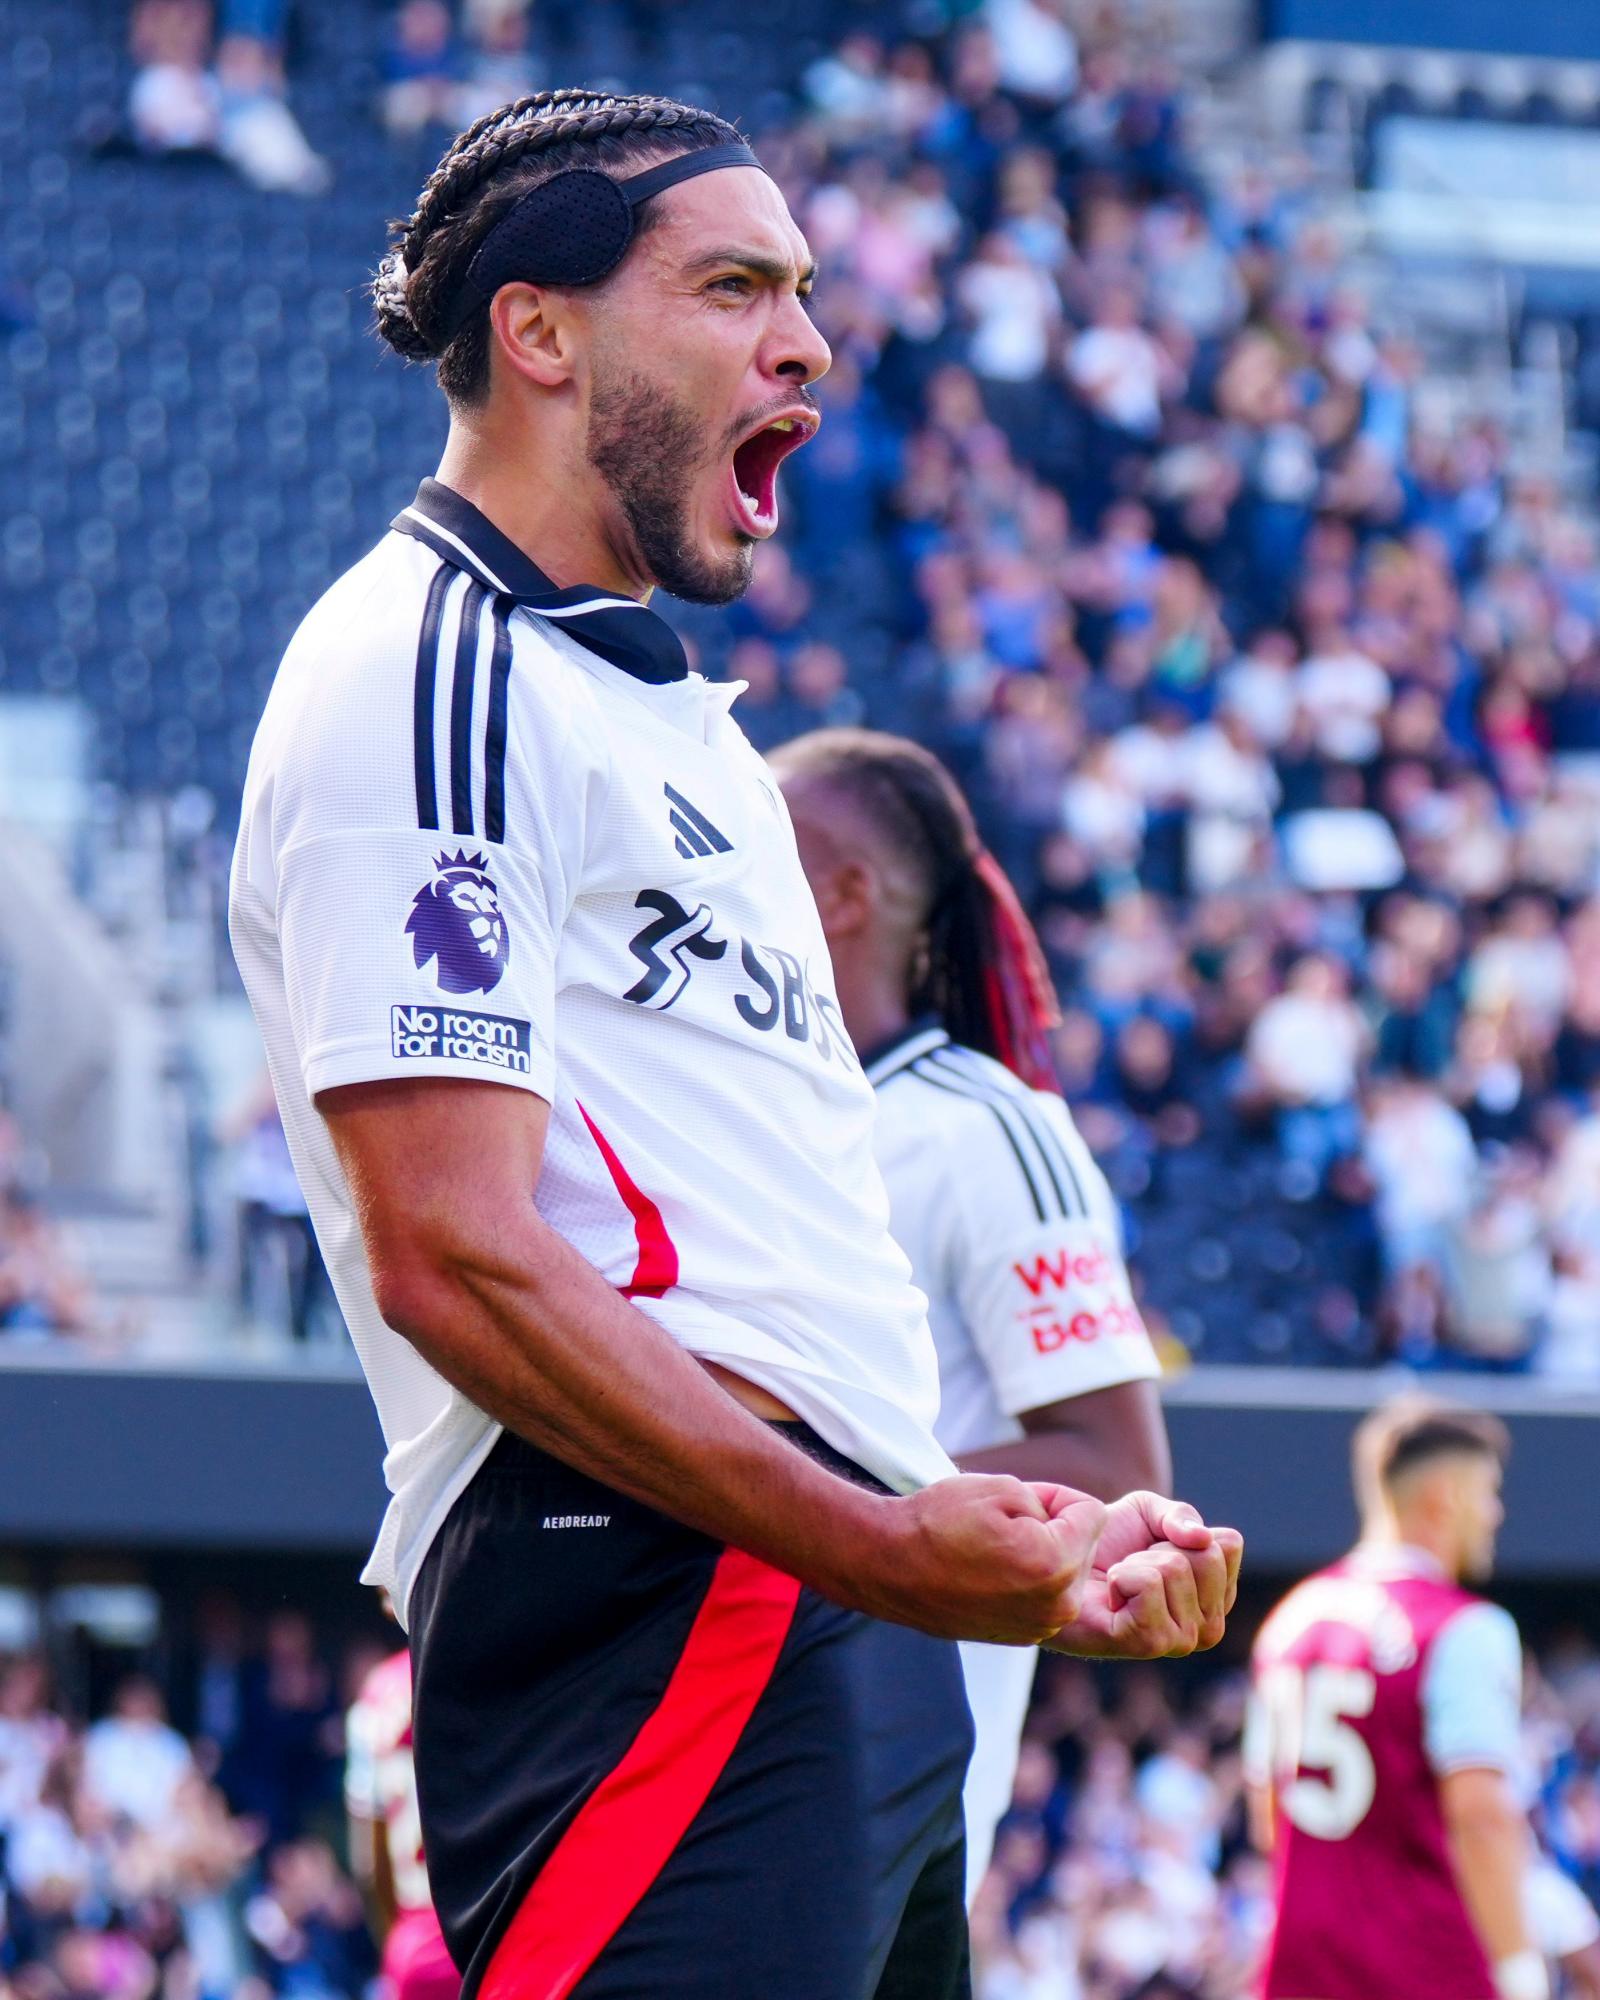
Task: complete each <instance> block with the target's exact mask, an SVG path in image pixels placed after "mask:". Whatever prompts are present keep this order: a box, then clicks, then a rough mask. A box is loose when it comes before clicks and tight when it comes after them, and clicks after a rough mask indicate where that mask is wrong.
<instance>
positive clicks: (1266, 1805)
mask: <svg viewBox="0 0 1600 2000" xmlns="http://www.w3.org/2000/svg"><path fill="white" fill-rule="evenodd" d="M1244 1809H1245V1819H1246V1822H1247V1824H1248V1826H1249V1829H1250V1845H1251V1846H1252V1847H1253V1848H1254V1849H1255V1851H1256V1852H1257V1854H1263V1855H1267V1856H1268V1857H1270V1856H1271V1853H1272V1849H1273V1845H1274V1843H1275V1842H1276V1840H1277V1837H1278V1822H1277V1809H1276V1807H1275V1806H1274V1805H1273V1803H1272V1787H1271V1786H1270V1785H1256V1784H1249V1785H1246V1786H1245V1788H1244Z"/></svg>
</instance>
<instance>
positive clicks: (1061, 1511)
mask: <svg viewBox="0 0 1600 2000" xmlns="http://www.w3.org/2000/svg"><path fill="white" fill-rule="evenodd" d="M1106 1518H1107V1516H1106V1509H1105V1508H1104V1507H1103V1506H1102V1505H1101V1503H1100V1502H1099V1501H1098V1500H1092V1499H1090V1498H1089V1496H1088V1495H1087V1494H1085V1493H1075V1492H1073V1491H1071V1490H1070V1489H1069V1488H1067V1487H1064V1486H1032V1485H1029V1484H1028V1483H1026V1482H1025V1481H1023V1480H1021V1479H1011V1478H1009V1477H1006V1476H1004V1475H1001V1474H987V1473H963V1474H961V1475H960V1476H959V1477H958V1478H955V1479H942V1480H940V1481H939V1482H938V1483H937V1484H936V1485H933V1486H927V1487H924V1488H923V1489H922V1491H921V1492H920V1493H913V1494H911V1495H910V1496H909V1497H907V1498H905V1499H897V1500H886V1501H883V1502H881V1503H880V1511H879V1513H878V1516H877V1522H876V1526H877V1528H878V1533H877V1534H875V1535H874V1537H873V1541H872V1545H871V1546H870V1548H869V1549H867V1550H863V1551H860V1552H859V1553H858V1558H857V1559H856V1560H854V1561H852V1562H850V1564H849V1567H848V1570H847V1573H846V1574H844V1575H842V1576H841V1577H840V1579H839V1581H838V1583H837V1584H836V1585H835V1586H834V1587H832V1588H830V1589H829V1591H828V1595H829V1596H832V1597H834V1598H835V1599H836V1600H837V1601H838V1602H840V1603H845V1604H850V1605H852V1606H853V1607H854V1608H856V1609H857V1610H861V1611H866V1612H869V1613H871V1615H872V1616H873V1617H875V1618H888V1619H890V1620H892V1621H893V1622H894V1623H895V1624H898V1625H913V1626H915V1627H916V1628H917V1629H918V1630H919V1631H923V1632H931V1633H933V1634H934V1635H935V1636H936V1637H938V1638H941V1639H989V1640H994V1641H996V1642H998V1643H999V1644H1001V1645H1011V1646H1036V1645H1038V1644H1039V1643H1040V1642H1041V1641H1042V1640H1044V1639H1047V1638H1049V1637H1050V1635H1051V1634H1052V1633H1054V1632H1057V1631H1059V1630H1060V1629H1061V1627H1062V1626H1063V1625H1066V1624H1070V1623H1072V1622H1073V1621H1074V1620H1076V1619H1077V1618H1078V1617H1079V1615H1080V1611H1081V1610H1082V1608H1083V1603H1084V1593H1085V1589H1086V1587H1087V1586H1088V1583H1089V1580H1090V1576H1091V1567H1090V1566H1091V1562H1092V1560H1093V1558H1094V1552H1095V1544H1096V1542H1097V1541H1098V1540H1099V1537H1100V1531H1101V1528H1102V1526H1103V1524H1104V1522H1105V1520H1106Z"/></svg>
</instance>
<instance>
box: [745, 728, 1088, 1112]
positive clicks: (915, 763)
mask: <svg viewBox="0 0 1600 2000" xmlns="http://www.w3.org/2000/svg"><path fill="white" fill-rule="evenodd" d="M773 761H774V762H775V763H776V764H777V765H778V767H779V769H780V770H781V771H782V773H783V775H784V776H785V777H786V778H788V777H796V778H803V779H809V780H814V781H816V782H817V783H819V784H821V785H822V786H823V787H825V788H826V789H827V790H829V791H836V792H842V793H843V794H844V795H845V796H846V797H848V798H849V799H850V800H851V801H852V802H853V803H854V804H855V805H856V806H857V807H858V808H859V810H860V811H861V812H862V813H863V814H864V815H865V817H866V819H867V822H868V824H869V825H870V826H871V827H872V829H873V831H874V833H875V834H876V835H877V836H878V838H879V839H880V840H882V841H884V842H885V843H886V844H887V845H888V846H889V848H890V849H891V851H892V852H893V853H894V854H895V855H896V857H897V858H898V859H899V860H900V861H901V862H902V863H903V864H904V865H905V867H906V869H907V870H908V872H909V873H910V874H911V876H912V877H913V879H914V880H915V882H916V884H917V889H918V904H919V913H920V921H921V937H920V940H919V949H918V952H917V956H916V958H915V960H914V962H913V965H912V971H911V984H910V990H909V992H908V994H907V996H906V997H907V1005H908V1006H909V1008H910V1011H911V1012H912V1013H913V1014H914V1015H915V1014H935V1015H937V1016H938V1018H939V1020H940V1021H941V1022H942V1023H943V1024H944V1026H945V1028H946V1030H947V1031H948V1032H949V1034H950V1036H951V1037H952V1039H953V1040H955V1041H958V1042H963V1043H965V1044H966V1046H967V1047H968V1048H974V1049H978V1050H980V1051H981V1052H982V1053H983V1054H984V1055H988V1056H993V1057H994V1058H995V1060H996V1061H997V1062H1002V1063H1004V1064H1005V1066H1006V1068H1007V1069H1009V1070H1011V1071H1012V1072H1013V1073H1014V1074H1015V1075H1017V1076H1019V1077H1021V1079H1022V1080H1023V1082H1024V1083H1028V1084H1031V1085H1032V1086H1033V1087H1034V1088H1035V1089H1036V1090H1059V1089H1060V1083H1059V1081H1058V1079H1057V1077H1056V1073H1055V1065H1054V1063H1053V1062H1052V1061H1051V1057H1050V1042H1049V1033H1050V1030H1051V1029H1052V1028H1053V1027H1055V1026H1056V1024H1057V1022H1058V1021H1059V1019H1060V1011H1059V1009H1058V1007H1057V1004H1056V996H1055V988H1054V985H1053V984H1052V981H1051V978H1050V972H1049V968H1048V967H1047V966H1046V964H1045V959H1044V953H1043V951H1042V950H1041V949H1040V945H1039V940H1038V938H1037V937H1036V936H1035V934H1034V929H1033V926H1032V924H1030V923H1029V921H1028V919H1027V916H1026V914H1025V913H1024V911H1023V908H1022V905H1021V904H1020V903H1019V902H1018V901H1017V894H1016V891H1015V890H1014V889H1013V888H1012V886H1011V884H1010V883H1009V882H1008V881H1007V880H1006V876H1005V873H1004V871H1003V870H1002V868H1001V867H1000V864H999V863H998V862H997V861H996V860H995V858H994V856H993V855H992V854H991V853H990V852H989V850H988V849H987V848H986V847H985V846H984V844H983V842H982V840H981V839H980V838H979V834H978V829H977V825H976V823H975V822H974V820H973V817H972V810H971V808H970V807H969V806H968V804H967V802H966V800H965V799H964V798H963V797H962V795H961V792H960V790H959V788H958V787H957V785H956V782H955V780H954V779H953V778H952V777H951V776H950V773H949V772H948V771H947V770H946V769H945V767H944V766H943V765H942V764H941V763H940V762H939V760H938V758H937V757H935V756H933V755H932V754H931V752H929V751H927V750H924V749H923V748H922V746H921V745H920V744H918V743H913V742H911V741H910V740H909V739H908V738H906V737H903V736H888V735H884V734H882V733H880V732H879V731H876V730H870V729H819V730H816V731H814V732H813V733H812V734H810V735H808V736H802V737H799V738H797V739H796V740H795V741H794V742H792V743H786V744H785V745H784V746H783V748H782V750H780V751H779V752H778V753H777V754H776V756H775V758H774V760H773Z"/></svg>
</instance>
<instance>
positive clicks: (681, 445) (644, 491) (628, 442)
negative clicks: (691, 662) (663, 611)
mask: <svg viewBox="0 0 1600 2000" xmlns="http://www.w3.org/2000/svg"><path fill="white" fill-rule="evenodd" d="M588 453H589V462H590V464H592V465H593V467H594V469H595V470H596V472H598V473H599V475H600V477H601V478H602V479H603V480H604V481H605V483H606V485H607V487H608V488H609V489H610V491H611V493H612V495H613V497H614V498H615V500H616V503H617V505H618V506H619V507H620V508H621V509H622V512H623V517H624V518H625V519H626V521H627V523H628V526H629V528H630V529H631V530H632V532H633V538H634V541H635V543H636V545H637V547H638V550H639V553H640V555H641V556H642V557H643V558H644V564H645V568H646V569H647V570H648V572H649V574H650V575H651V576H652V577H653V578H654V579H655V581H656V582H657V583H658V584H660V586H661V588H662V589H663V590H668V591H671V593H672V595H673V596H674V597H682V598H685V599H686V600H687V601H688V602H689V603H691V604H730V603H731V602H732V601H733V599H734V598H736V597H741V596H743V594H744V592H745V591H746V590H747V589H748V588H749V585H750V576H751V571H752V569H753V567H754V563H755V544H754V542H746V543H744V544H743V545H742V546H740V547H739V548H736V549H734V550H733V551H732V552H731V553H730V554H728V555H726V556H709V555H707V554H706V553H705V552H704V551H703V550H701V549H699V548H697V547H696V546H695V542H694V536H693V532H692V530H691V527H690V517H691V509H692V503H693V497H694V482H695V477H696V475H697V473H699V472H701V471H703V470H704V468H705V464H706V454H705V426H704V425H703V424H702V423H701V421H700V420H699V418H697V417H696V416H695V415H694V413H693V412H692V411H691V410H689V409H688V408H687V407H686V406H685V405H684V404H682V403H679V402H675V401H674V400H673V399H672V397H671V396H669V395H667V394H666V393H665V392H664V391H663V390H662V389H661V388H660V387H658V386H657V385H656V384H655V383H653V382H647V381H646V380H645V379H644V377H643V376H642V375H620V374H619V375H616V376H612V377H610V378H609V379H607V380H606V381H603V382H602V381H599V380H597V381H596V383H595V387H594V394H593V398H592V400H591V402H590V405H589V433H588Z"/></svg>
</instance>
